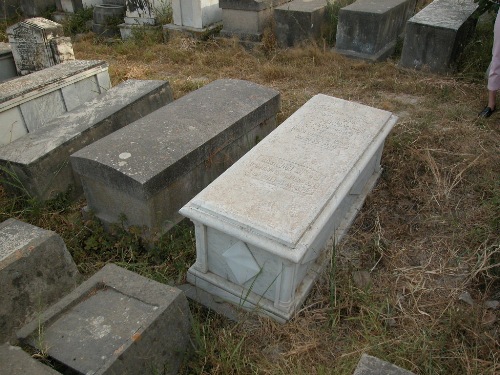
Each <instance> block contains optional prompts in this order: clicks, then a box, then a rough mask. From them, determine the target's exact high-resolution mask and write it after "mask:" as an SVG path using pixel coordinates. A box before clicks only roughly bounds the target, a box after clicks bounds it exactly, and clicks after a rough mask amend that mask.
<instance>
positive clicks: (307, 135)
mask: <svg viewBox="0 0 500 375" xmlns="http://www.w3.org/2000/svg"><path fill="white" fill-rule="evenodd" d="M327 113H331V111H329V112H327ZM335 115H336V114H335V113H333V114H332V115H331V116H332V117H335ZM321 120H323V121H321ZM367 121H368V119H366V118H364V117H350V118H342V117H340V116H339V117H337V118H334V120H332V119H331V118H329V119H321V118H319V119H317V121H315V122H313V121H309V122H308V123H307V125H302V124H296V125H295V126H293V127H292V129H291V130H292V134H293V136H294V138H295V139H297V140H299V141H301V142H304V143H307V144H311V145H313V146H317V147H319V148H322V149H326V150H330V151H332V150H336V151H342V150H346V149H349V148H350V147H352V145H351V144H350V142H349V140H350V139H353V138H357V137H358V136H359V134H361V130H362V129H361V127H362V126H363V124H366V123H367Z"/></svg>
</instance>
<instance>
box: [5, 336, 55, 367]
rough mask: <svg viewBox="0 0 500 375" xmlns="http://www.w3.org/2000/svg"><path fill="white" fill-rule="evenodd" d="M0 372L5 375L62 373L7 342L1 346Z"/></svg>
mask: <svg viewBox="0 0 500 375" xmlns="http://www.w3.org/2000/svg"><path fill="white" fill-rule="evenodd" d="M0 374H3V375H60V373H59V372H57V371H55V370H53V369H52V368H51V367H49V366H45V365H43V364H42V363H41V362H39V361H37V360H36V359H34V358H33V357H32V356H31V355H29V354H28V353H26V352H25V351H23V349H22V348H20V347H18V346H11V345H10V344H9V343H5V344H3V345H1V346H0Z"/></svg>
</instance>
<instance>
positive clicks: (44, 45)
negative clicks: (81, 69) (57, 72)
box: [7, 17, 75, 75]
mask: <svg viewBox="0 0 500 375" xmlns="http://www.w3.org/2000/svg"><path fill="white" fill-rule="evenodd" d="M7 35H8V37H9V43H10V45H11V47H12V54H13V55H14V61H15V63H16V67H17V72H18V74H19V75H26V74H29V73H33V72H36V71H38V70H42V69H45V68H48V67H50V66H53V65H56V64H59V63H61V62H63V61H69V60H74V59H75V55H74V53H73V47H72V45H71V41H70V39H69V38H65V37H64V34H63V28H62V25H60V24H58V23H56V22H54V21H51V20H47V19H45V18H41V17H36V18H30V19H27V20H25V21H22V22H19V23H17V24H15V25H12V26H10V27H8V28H7ZM60 38H63V39H60Z"/></svg>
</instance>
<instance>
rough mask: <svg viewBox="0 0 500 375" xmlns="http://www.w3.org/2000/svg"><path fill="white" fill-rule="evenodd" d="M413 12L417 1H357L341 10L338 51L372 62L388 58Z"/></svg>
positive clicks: (336, 49)
mask: <svg viewBox="0 0 500 375" xmlns="http://www.w3.org/2000/svg"><path fill="white" fill-rule="evenodd" d="M414 10H415V0H377V1H374V0H357V1H356V2H355V3H353V4H351V5H348V6H346V7H344V8H342V9H340V12H339V18H338V23H337V40H336V44H335V51H337V52H338V53H341V54H343V55H346V56H349V57H354V58H360V59H365V60H370V61H381V60H384V59H386V58H387V57H389V56H390V55H391V54H392V53H393V52H394V49H395V47H396V42H397V39H398V37H399V36H400V35H402V34H403V32H404V28H405V25H406V21H407V20H408V19H409V18H410V17H411V16H412V15H413V12H414Z"/></svg>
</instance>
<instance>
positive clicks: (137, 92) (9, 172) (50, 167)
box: [0, 80, 173, 200]
mask: <svg viewBox="0 0 500 375" xmlns="http://www.w3.org/2000/svg"><path fill="white" fill-rule="evenodd" d="M172 100H173V95H172V90H171V88H170V85H169V84H168V82H165V81H138V80H129V81H125V82H123V83H121V84H120V85H118V86H115V87H113V88H111V89H109V90H108V91H107V92H106V93H103V94H101V95H99V96H98V97H97V98H95V99H93V100H91V101H89V102H86V103H84V104H83V105H81V106H79V107H77V108H76V109H74V110H72V111H70V112H66V113H64V114H62V115H61V116H59V117H56V118H55V119H53V120H52V121H51V122H49V123H48V124H47V125H46V126H44V127H43V128H40V129H37V130H35V131H33V132H31V133H29V134H26V135H25V136H23V137H21V138H19V139H17V140H15V141H14V142H12V143H9V144H7V145H5V146H3V147H0V169H2V170H3V171H4V173H1V172H0V176H2V179H1V182H2V184H3V185H4V189H5V190H6V191H9V192H11V193H14V194H26V193H28V194H29V195H30V196H31V197H36V198H38V199H40V200H46V199H50V198H54V197H55V195H56V194H58V193H64V192H66V191H67V190H68V189H69V188H70V187H73V188H74V190H73V194H72V196H75V197H77V196H79V195H81V194H82V188H81V184H80V180H79V179H78V178H77V177H76V176H75V175H74V174H73V170H72V169H71V164H70V161H69V157H70V155H71V154H72V153H74V152H76V151H78V150H80V149H82V148H83V147H85V146H87V145H89V144H91V143H92V142H94V141H96V140H98V139H100V138H103V137H104V136H106V135H108V134H110V133H112V132H114V131H116V130H118V129H120V128H122V127H124V126H125V125H128V124H130V123H132V122H134V121H135V120H138V119H139V118H141V117H143V116H146V115H147V114H149V113H151V112H153V111H155V110H157V109H158V108H160V107H162V106H164V105H165V104H168V103H170V102H171V101H172Z"/></svg>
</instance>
